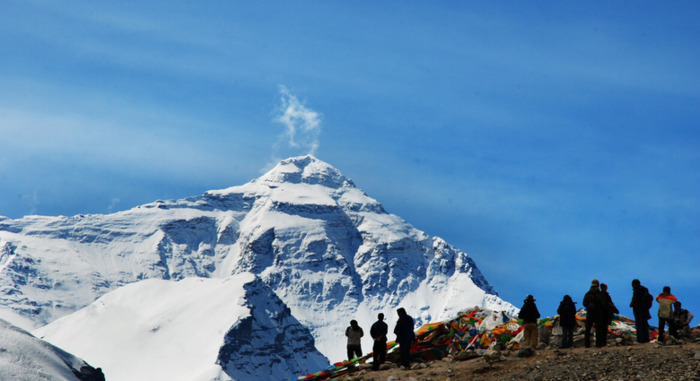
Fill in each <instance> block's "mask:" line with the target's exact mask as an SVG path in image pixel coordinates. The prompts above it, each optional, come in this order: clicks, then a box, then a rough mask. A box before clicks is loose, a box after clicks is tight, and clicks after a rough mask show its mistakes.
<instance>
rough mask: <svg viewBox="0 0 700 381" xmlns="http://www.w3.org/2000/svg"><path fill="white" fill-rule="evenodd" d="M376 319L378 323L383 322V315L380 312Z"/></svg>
mask: <svg viewBox="0 0 700 381" xmlns="http://www.w3.org/2000/svg"><path fill="white" fill-rule="evenodd" d="M377 319H379V321H382V320H384V314H383V313H381V312H380V313H379V315H377Z"/></svg>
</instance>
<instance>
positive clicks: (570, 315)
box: [557, 297, 576, 328]
mask: <svg viewBox="0 0 700 381" xmlns="http://www.w3.org/2000/svg"><path fill="white" fill-rule="evenodd" d="M557 313H558V314H559V324H561V326H562V327H566V328H574V327H575V326H576V304H574V302H573V300H571V297H568V298H564V300H562V301H561V303H559V308H558V309H557Z"/></svg>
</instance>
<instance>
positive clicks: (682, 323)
mask: <svg viewBox="0 0 700 381" xmlns="http://www.w3.org/2000/svg"><path fill="white" fill-rule="evenodd" d="M691 320H693V314H691V313H690V312H689V311H688V310H686V309H683V308H681V302H675V303H673V330H670V331H671V335H673V334H674V333H675V335H674V336H673V337H675V338H676V339H678V338H680V337H681V336H683V337H690V321H691Z"/></svg>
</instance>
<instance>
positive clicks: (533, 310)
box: [518, 299, 540, 324]
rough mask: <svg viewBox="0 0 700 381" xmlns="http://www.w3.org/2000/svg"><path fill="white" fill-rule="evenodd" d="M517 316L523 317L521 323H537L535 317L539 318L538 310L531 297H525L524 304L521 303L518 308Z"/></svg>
mask: <svg viewBox="0 0 700 381" xmlns="http://www.w3.org/2000/svg"><path fill="white" fill-rule="evenodd" d="M518 318H519V319H523V323H525V324H527V323H537V319H539V318H540V311H538V310H537V306H536V305H535V301H534V300H533V299H525V304H523V308H521V309H520V312H519V313H518Z"/></svg>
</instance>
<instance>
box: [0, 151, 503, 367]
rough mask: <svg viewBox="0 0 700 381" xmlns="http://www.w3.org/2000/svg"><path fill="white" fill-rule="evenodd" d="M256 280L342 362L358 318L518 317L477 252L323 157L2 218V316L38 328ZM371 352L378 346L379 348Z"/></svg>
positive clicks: (365, 323)
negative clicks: (172, 289) (138, 299)
mask: <svg viewBox="0 0 700 381" xmlns="http://www.w3.org/2000/svg"><path fill="white" fill-rule="evenodd" d="M244 272H250V273H253V274H256V275H257V276H258V277H259V278H260V279H261V280H262V281H263V282H264V283H265V284H267V285H268V286H269V287H270V289H272V290H273V292H274V293H275V294H276V295H277V296H278V297H279V298H280V299H281V300H282V301H283V302H284V304H285V305H287V306H288V307H289V308H290V310H291V312H292V314H293V316H294V317H295V318H296V319H298V320H299V321H300V322H301V323H302V324H303V325H304V326H306V327H307V328H308V329H309V330H310V331H311V334H312V335H313V337H314V339H315V342H316V346H317V348H318V349H319V350H320V351H321V352H322V353H323V354H324V355H326V356H327V357H328V358H329V359H330V360H331V361H333V362H335V361H338V360H342V359H343V358H344V356H345V348H344V347H345V345H344V336H343V332H344V329H345V327H346V326H347V325H348V322H349V320H350V319H356V320H358V322H360V325H361V326H363V327H366V328H367V329H368V328H369V325H370V324H371V323H372V322H373V321H374V320H375V317H376V314H377V313H378V312H383V313H385V315H386V316H387V318H388V323H389V324H391V323H392V319H393V318H394V317H395V313H394V312H393V310H395V309H396V308H397V307H399V306H402V307H405V308H406V310H407V311H408V312H409V314H411V315H413V316H414V318H415V319H416V324H421V323H423V322H426V321H435V320H444V319H446V318H451V317H452V316H453V315H454V314H455V313H457V312H458V311H459V310H461V309H464V308H466V307H470V306H479V307H483V308H488V309H493V310H506V311H511V312H512V311H515V310H516V308H515V307H514V306H512V305H511V304H510V303H507V302H504V301H503V300H501V299H500V298H499V297H498V296H497V293H496V291H495V290H494V289H493V287H492V286H491V285H490V284H489V283H488V281H487V280H486V279H485V278H484V277H483V275H482V274H481V272H480V271H479V269H478V268H477V266H476V264H475V263H474V261H473V260H472V258H471V257H469V256H468V255H467V254H466V253H464V252H462V251H460V250H458V249H456V248H455V247H453V246H451V245H449V244H448V243H447V242H445V241H444V240H442V239H440V238H438V237H431V236H428V235H427V234H425V233H423V232H421V231H419V230H417V229H415V228H414V227H412V226H411V225H410V224H408V223H407V222H406V221H404V220H403V219H401V218H400V217H398V216H396V215H393V214H389V213H387V212H386V211H385V210H384V208H383V207H382V205H381V204H380V203H379V202H377V201H376V200H374V199H372V198H371V197H369V196H367V195H366V194H365V193H364V192H363V191H362V190H360V189H359V188H357V187H356V186H355V185H354V184H353V182H352V181H351V180H349V179H347V178H346V177H344V176H343V175H342V173H340V171H338V170H337V169H336V168H334V167H332V166H331V165H329V164H327V163H325V162H323V161H320V160H318V159H316V158H315V157H313V156H304V157H296V158H291V159H287V160H284V161H282V162H280V163H279V164H278V165H277V166H276V167H275V168H273V169H272V170H270V171H269V172H268V173H266V174H265V175H263V176H261V177H260V178H258V179H255V180H252V181H251V182H249V183H247V184H244V185H241V186H236V187H231V188H227V189H222V190H215V191H209V192H206V193H205V194H203V195H201V196H197V197H189V198H186V199H181V200H170V201H156V202H154V203H151V204H147V205H143V206H140V207H136V208H133V209H131V210H127V211H123V212H119V213H114V214H109V215H78V216H72V217H65V216H59V217H44V216H27V217H24V218H21V219H17V220H11V219H7V218H4V219H3V218H0V275H1V276H0V307H2V306H4V307H8V308H11V309H13V310H14V311H16V312H17V313H19V314H21V315H22V316H24V317H27V318H29V319H31V320H32V321H34V322H35V324H36V325H37V326H41V325H44V324H46V323H49V322H52V321H54V320H56V319H57V318H60V317H62V316H65V315H67V314H70V313H72V312H74V311H77V310H79V309H81V308H83V307H85V306H87V305H89V304H90V303H92V302H93V301H94V300H96V299H97V298H98V297H100V296H102V295H104V294H105V293H107V292H109V291H111V290H115V289H117V288H118V287H120V286H123V285H126V284H129V283H133V282H137V281H140V280H144V279H151V278H156V279H164V280H180V279H184V278H186V277H203V278H226V277H229V276H231V275H234V274H239V273H244ZM364 340H365V341H364V342H363V346H364V347H365V348H370V347H371V342H370V340H369V338H365V339H364Z"/></svg>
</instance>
